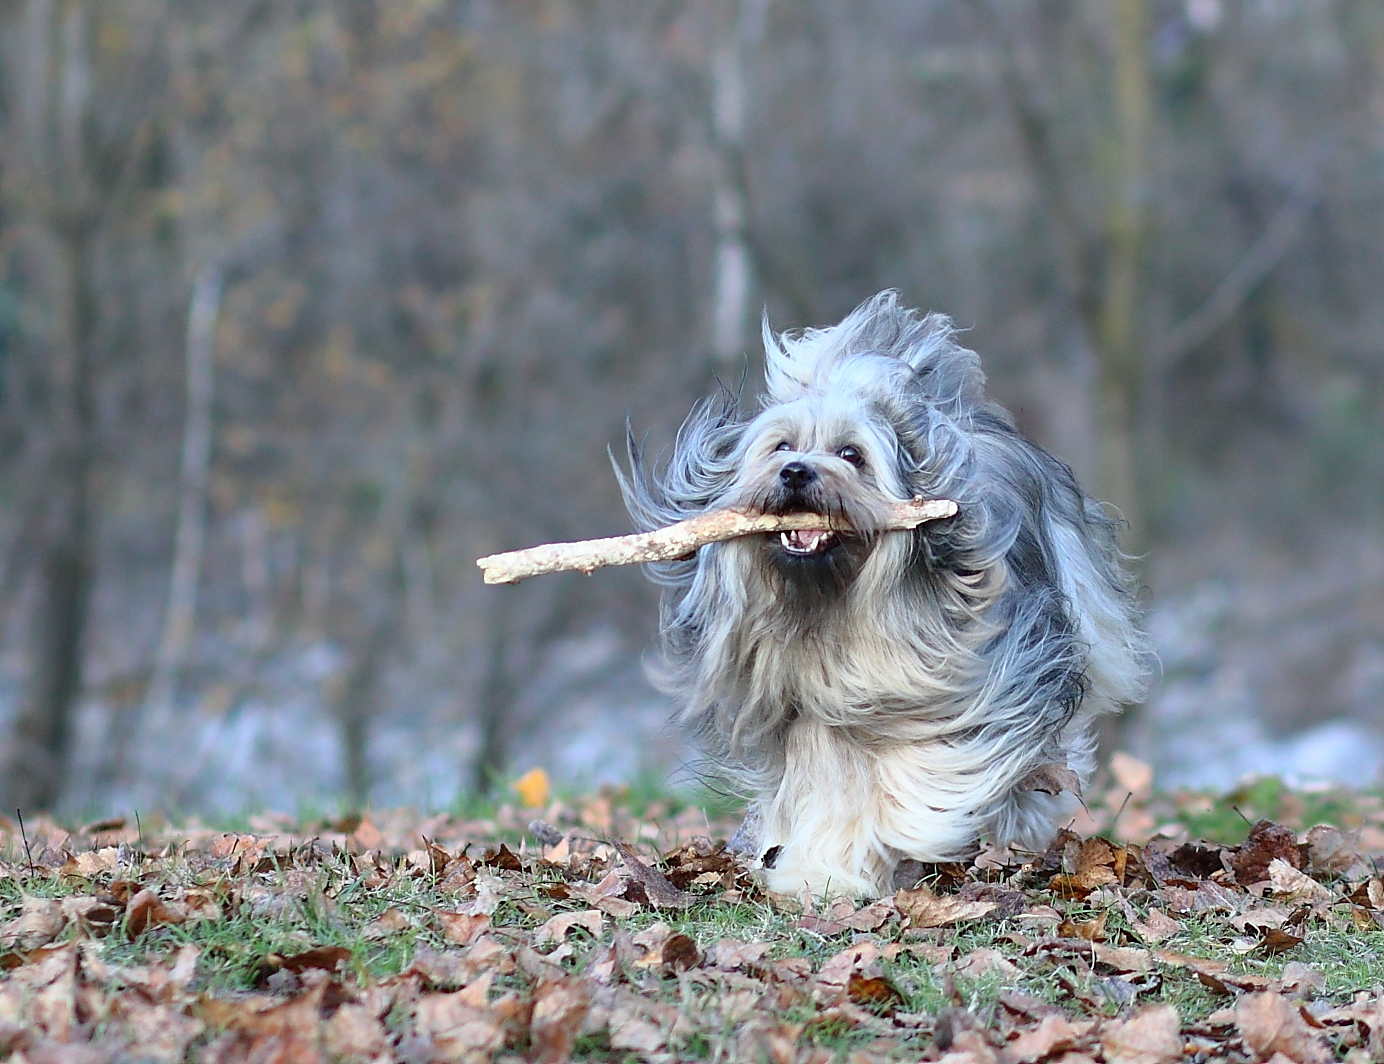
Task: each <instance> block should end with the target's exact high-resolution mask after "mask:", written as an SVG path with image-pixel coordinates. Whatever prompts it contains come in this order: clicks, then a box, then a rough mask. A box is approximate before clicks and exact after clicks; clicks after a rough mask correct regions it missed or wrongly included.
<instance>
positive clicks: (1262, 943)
mask: <svg viewBox="0 0 1384 1064" xmlns="http://www.w3.org/2000/svg"><path fill="white" fill-rule="evenodd" d="M1300 945H1302V938H1301V937H1300V936H1298V935H1294V934H1292V933H1290V932H1288V931H1284V930H1283V928H1281V927H1268V928H1265V929H1264V933H1263V935H1262V936H1261V937H1260V939H1259V946H1258V948H1259V951H1260V952H1261V953H1286V952H1287V951H1288V950H1290V949H1292V948H1293V947H1294V946H1300Z"/></svg>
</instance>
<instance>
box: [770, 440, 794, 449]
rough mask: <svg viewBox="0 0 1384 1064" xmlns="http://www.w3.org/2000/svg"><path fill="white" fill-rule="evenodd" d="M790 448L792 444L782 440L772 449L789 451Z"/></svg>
mask: <svg viewBox="0 0 1384 1064" xmlns="http://www.w3.org/2000/svg"><path fill="white" fill-rule="evenodd" d="M792 449H793V445H792V444H791V443H789V442H788V441H787V440H784V441H783V442H782V443H780V444H779V445H778V446H777V447H775V448H774V450H776V451H791V450H792Z"/></svg>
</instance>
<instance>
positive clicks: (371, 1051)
mask: <svg viewBox="0 0 1384 1064" xmlns="http://www.w3.org/2000/svg"><path fill="white" fill-rule="evenodd" d="M322 1045H323V1048H324V1049H326V1050H327V1052H328V1053H329V1054H330V1055H331V1056H332V1058H333V1059H334V1060H340V1061H346V1062H348V1064H365V1062H366V1061H371V1060H375V1059H376V1058H378V1057H380V1056H383V1055H384V1053H385V1051H386V1049H387V1047H388V1045H389V1040H388V1033H387V1032H386V1031H385V1028H384V1024H383V1023H381V1022H380V1019H379V1017H378V1016H376V1015H375V1014H374V1013H373V1012H371V1011H370V1009H368V1008H366V1007H365V1006H364V1005H356V1004H352V1003H351V1002H346V1003H345V1004H343V1005H341V1006H340V1007H339V1008H338V1009H337V1010H336V1011H335V1012H334V1013H332V1016H331V1019H329V1020H327V1022H326V1023H324V1024H323V1025H322Z"/></svg>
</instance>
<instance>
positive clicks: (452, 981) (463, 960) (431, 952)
mask: <svg viewBox="0 0 1384 1064" xmlns="http://www.w3.org/2000/svg"><path fill="white" fill-rule="evenodd" d="M512 971H514V952H513V950H511V949H509V948H507V947H506V946H504V945H502V944H501V943H500V942H497V941H496V940H495V939H493V938H490V937H488V936H486V935H482V936H481V937H480V938H478V939H477V940H476V942H475V944H474V945H472V946H471V948H470V949H468V950H465V951H461V950H435V949H433V948H432V947H431V946H426V945H420V946H418V947H417V948H416V949H415V950H414V951H413V960H412V961H411V962H410V963H409V966H408V967H407V968H405V969H404V971H403V972H402V973H401V974H402V975H417V976H420V977H421V978H422V979H423V981H424V982H426V983H427V984H428V985H430V986H433V987H436V988H439V989H441V988H444V987H459V986H466V985H467V984H468V983H472V982H474V981H475V980H477V979H479V978H480V977H481V976H482V975H484V974H486V973H489V972H494V973H495V974H498V975H508V974H509V973H510V972H512Z"/></svg>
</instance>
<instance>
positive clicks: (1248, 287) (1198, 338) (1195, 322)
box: [1157, 177, 1321, 370]
mask: <svg viewBox="0 0 1384 1064" xmlns="http://www.w3.org/2000/svg"><path fill="white" fill-rule="evenodd" d="M1320 196H1321V193H1320V190H1319V189H1318V187H1317V183H1316V181H1315V179H1314V178H1312V177H1307V178H1304V179H1303V180H1302V181H1300V182H1298V185H1297V187H1296V188H1294V189H1293V191H1292V192H1290V193H1289V194H1288V199H1287V200H1286V201H1285V202H1284V204H1283V206H1282V207H1280V208H1279V210H1278V213H1277V214H1275V215H1274V217H1273V220H1272V221H1270V222H1269V227H1268V228H1267V229H1265V230H1264V235H1263V236H1261V237H1260V238H1259V239H1258V240H1256V241H1255V242H1254V243H1253V244H1251V245H1250V247H1249V249H1248V250H1247V251H1246V252H1245V253H1244V254H1243V255H1242V256H1240V261H1239V262H1237V263H1236V264H1235V265H1234V267H1232V268H1231V270H1230V272H1229V273H1228V274H1226V275H1225V279H1224V280H1223V281H1221V283H1220V285H1219V286H1218V287H1217V288H1216V290H1215V291H1214V292H1212V293H1211V297H1210V298H1209V299H1207V301H1206V302H1205V303H1203V304H1202V305H1201V306H1200V307H1198V308H1197V309H1196V310H1194V311H1193V312H1192V313H1191V314H1189V315H1188V316H1187V317H1186V318H1183V319H1182V321H1180V322H1179V323H1178V324H1177V325H1176V326H1174V327H1173V329H1172V330H1171V331H1170V332H1169V333H1168V335H1167V336H1165V337H1164V338H1163V342H1162V343H1161V344H1159V346H1158V359H1157V362H1158V365H1159V366H1161V367H1162V368H1163V369H1165V370H1166V369H1171V368H1173V367H1174V366H1176V365H1177V364H1178V363H1179V362H1181V361H1182V360H1183V359H1184V358H1186V357H1187V356H1188V355H1190V354H1191V353H1192V352H1193V351H1195V350H1196V349H1197V348H1198V347H1200V346H1201V345H1202V344H1204V343H1205V342H1206V341H1207V340H1209V339H1210V338H1211V336H1212V334H1213V333H1215V331H1216V330H1217V329H1219V328H1220V327H1221V326H1222V325H1224V324H1225V323H1226V322H1227V321H1229V320H1230V318H1231V316H1232V315H1233V314H1234V313H1235V312H1236V311H1237V310H1239V309H1240V306H1241V305H1242V304H1243V303H1244V301H1245V300H1246V299H1248V298H1249V297H1250V294H1251V293H1253V291H1254V290H1255V289H1256V288H1258V287H1259V285H1260V284H1261V283H1262V282H1263V280H1264V278H1266V277H1267V276H1268V275H1269V273H1270V272H1271V271H1272V270H1273V268H1274V267H1275V266H1277V265H1278V261H1279V260H1280V259H1281V258H1283V256H1284V255H1286V254H1287V253H1288V249H1289V248H1291V247H1292V246H1293V244H1294V242H1295V241H1296V240H1297V238H1298V234H1299V233H1300V232H1302V225H1303V223H1304V222H1305V221H1306V220H1307V216H1308V215H1309V214H1311V213H1312V211H1313V210H1314V209H1315V208H1316V206H1317V200H1318V199H1319V198H1320Z"/></svg>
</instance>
